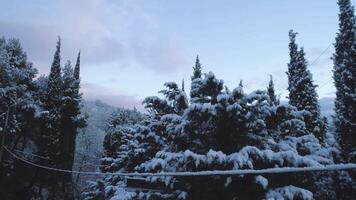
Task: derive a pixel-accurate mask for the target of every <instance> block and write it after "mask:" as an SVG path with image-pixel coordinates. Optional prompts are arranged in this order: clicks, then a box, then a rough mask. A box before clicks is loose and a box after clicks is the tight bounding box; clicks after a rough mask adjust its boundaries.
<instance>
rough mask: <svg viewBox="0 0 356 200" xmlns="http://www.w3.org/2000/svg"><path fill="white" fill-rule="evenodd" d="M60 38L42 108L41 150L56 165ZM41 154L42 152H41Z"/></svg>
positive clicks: (60, 98) (59, 98) (60, 86)
mask: <svg viewBox="0 0 356 200" xmlns="http://www.w3.org/2000/svg"><path fill="white" fill-rule="evenodd" d="M60 51H61V39H60V38H58V41H57V46H56V51H55V53H54V57H53V62H52V65H51V71H50V74H49V77H48V86H47V91H46V101H45V102H44V108H45V109H46V110H47V111H48V114H47V116H45V131H44V132H43V133H42V136H43V138H44V144H41V145H40V146H42V147H44V149H45V151H48V152H43V153H47V154H49V157H50V158H51V160H53V162H54V163H52V164H53V165H54V166H56V165H58V162H59V160H58V159H59V158H58V156H59V155H60V152H59V149H60V148H59V147H60V144H59V141H60V118H61V116H60V106H61V103H62V89H63V87H62V85H63V83H62V75H61V64H60V62H61V56H60ZM42 155H43V154H42Z"/></svg>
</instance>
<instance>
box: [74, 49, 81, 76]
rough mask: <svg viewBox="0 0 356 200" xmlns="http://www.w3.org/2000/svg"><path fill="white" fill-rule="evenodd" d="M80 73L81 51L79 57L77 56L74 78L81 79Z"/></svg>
mask: <svg viewBox="0 0 356 200" xmlns="http://www.w3.org/2000/svg"><path fill="white" fill-rule="evenodd" d="M79 74H80V51H79V53H78V57H77V62H76V63H75V67H74V78H75V79H77V80H79V78H80V77H79Z"/></svg>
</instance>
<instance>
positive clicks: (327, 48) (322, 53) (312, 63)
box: [309, 43, 333, 66]
mask: <svg viewBox="0 0 356 200" xmlns="http://www.w3.org/2000/svg"><path fill="white" fill-rule="evenodd" d="M332 45H333V43H330V44H329V46H328V47H326V49H324V51H323V52H321V54H320V55H319V56H318V57H316V58H315V59H314V60H313V62H311V64H310V65H309V66H312V65H314V64H315V62H316V61H318V60H319V58H320V57H321V56H322V55H324V53H326V51H327V50H329V48H330V47H331V46H332Z"/></svg>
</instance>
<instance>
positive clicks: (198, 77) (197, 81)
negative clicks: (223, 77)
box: [190, 56, 202, 103]
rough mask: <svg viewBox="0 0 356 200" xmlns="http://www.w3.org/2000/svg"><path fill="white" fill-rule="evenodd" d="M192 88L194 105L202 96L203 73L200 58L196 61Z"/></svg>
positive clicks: (191, 99)
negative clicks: (200, 91)
mask: <svg viewBox="0 0 356 200" xmlns="http://www.w3.org/2000/svg"><path fill="white" fill-rule="evenodd" d="M191 79H192V82H191V88H190V101H191V102H192V103H194V102H197V101H199V100H200V97H201V96H202V94H200V93H199V90H200V87H201V85H202V72H201V64H200V60H199V56H197V58H196V60H195V66H194V67H193V76H192V77H191Z"/></svg>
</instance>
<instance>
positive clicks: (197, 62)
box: [192, 55, 201, 81]
mask: <svg viewBox="0 0 356 200" xmlns="http://www.w3.org/2000/svg"><path fill="white" fill-rule="evenodd" d="M196 78H201V64H200V60H199V55H197V58H196V59H195V66H194V67H193V76H192V81H193V80H194V79H196Z"/></svg>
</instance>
